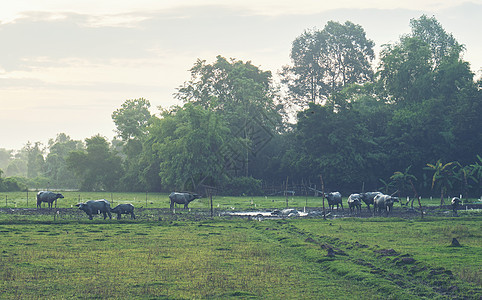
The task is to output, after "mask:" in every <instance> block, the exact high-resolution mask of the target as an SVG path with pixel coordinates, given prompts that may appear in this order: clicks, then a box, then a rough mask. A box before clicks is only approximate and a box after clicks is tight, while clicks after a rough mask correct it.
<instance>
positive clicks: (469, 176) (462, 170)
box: [456, 162, 482, 198]
mask: <svg viewBox="0 0 482 300" xmlns="http://www.w3.org/2000/svg"><path fill="white" fill-rule="evenodd" d="M457 166H458V167H459V170H458V172H457V174H456V176H457V179H458V180H459V181H460V182H462V192H463V195H464V196H465V198H468V194H469V188H471V187H472V185H471V184H470V183H469V180H470V182H472V181H474V182H477V179H476V178H475V176H474V173H475V172H474V167H473V166H472V165H470V166H462V165H461V164H460V163H459V162H457ZM481 167H482V166H481Z"/></svg>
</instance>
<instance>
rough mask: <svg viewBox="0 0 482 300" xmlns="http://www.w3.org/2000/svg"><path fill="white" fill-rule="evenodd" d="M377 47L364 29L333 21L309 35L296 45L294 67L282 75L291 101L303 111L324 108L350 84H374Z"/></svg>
mask: <svg viewBox="0 0 482 300" xmlns="http://www.w3.org/2000/svg"><path fill="white" fill-rule="evenodd" d="M373 47H374V43H373V41H371V40H369V39H367V38H366V35H365V31H364V29H363V28H362V27H361V26H360V25H356V24H354V23H352V22H350V21H346V22H345V23H344V24H340V23H338V22H334V21H330V22H328V23H327V24H326V25H325V27H324V29H323V30H321V31H318V30H312V31H305V32H304V33H303V34H302V35H301V36H299V37H298V38H296V39H295V41H294V42H293V46H292V49H291V55H290V56H291V60H292V63H293V65H292V66H285V67H284V68H283V71H282V77H283V79H282V82H283V83H285V84H286V85H287V87H288V90H289V96H290V100H291V101H294V102H295V103H296V104H298V105H300V106H302V107H306V105H307V104H308V102H314V103H319V104H322V103H324V102H325V101H326V100H328V99H329V97H330V96H331V95H333V94H334V93H336V92H339V91H340V90H341V89H342V88H343V87H345V86H347V85H348V84H353V83H364V82H367V81H370V80H371V79H372V76H373V71H372V69H371V64H370V63H371V61H372V60H373V59H374V52H373Z"/></svg>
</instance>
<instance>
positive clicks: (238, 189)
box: [221, 177, 262, 196]
mask: <svg viewBox="0 0 482 300" xmlns="http://www.w3.org/2000/svg"><path fill="white" fill-rule="evenodd" d="M221 194H224V195H227V196H256V195H261V194H262V190H261V180H260V179H255V178H253V177H234V178H229V179H228V180H227V181H226V182H225V183H224V185H223V186H222V189H221Z"/></svg>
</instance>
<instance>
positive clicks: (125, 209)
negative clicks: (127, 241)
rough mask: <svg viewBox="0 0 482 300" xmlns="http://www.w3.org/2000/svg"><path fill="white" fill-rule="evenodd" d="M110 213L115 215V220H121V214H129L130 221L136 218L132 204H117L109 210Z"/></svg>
mask: <svg viewBox="0 0 482 300" xmlns="http://www.w3.org/2000/svg"><path fill="white" fill-rule="evenodd" d="M110 211H111V212H113V213H115V214H117V220H119V219H120V218H121V215H122V214H125V215H126V214H130V215H131V219H135V218H136V216H135V215H134V205H132V204H130V203H129V204H119V205H117V206H116V207H114V208H113V209H111V210H110Z"/></svg>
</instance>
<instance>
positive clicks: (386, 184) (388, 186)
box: [378, 178, 393, 194]
mask: <svg viewBox="0 0 482 300" xmlns="http://www.w3.org/2000/svg"><path fill="white" fill-rule="evenodd" d="M378 180H380V182H381V183H382V184H383V187H382V188H380V189H381V190H382V191H383V193H385V194H388V193H389V190H390V189H391V188H392V185H393V183H392V182H387V181H385V180H383V179H381V178H380V179H378Z"/></svg>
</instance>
